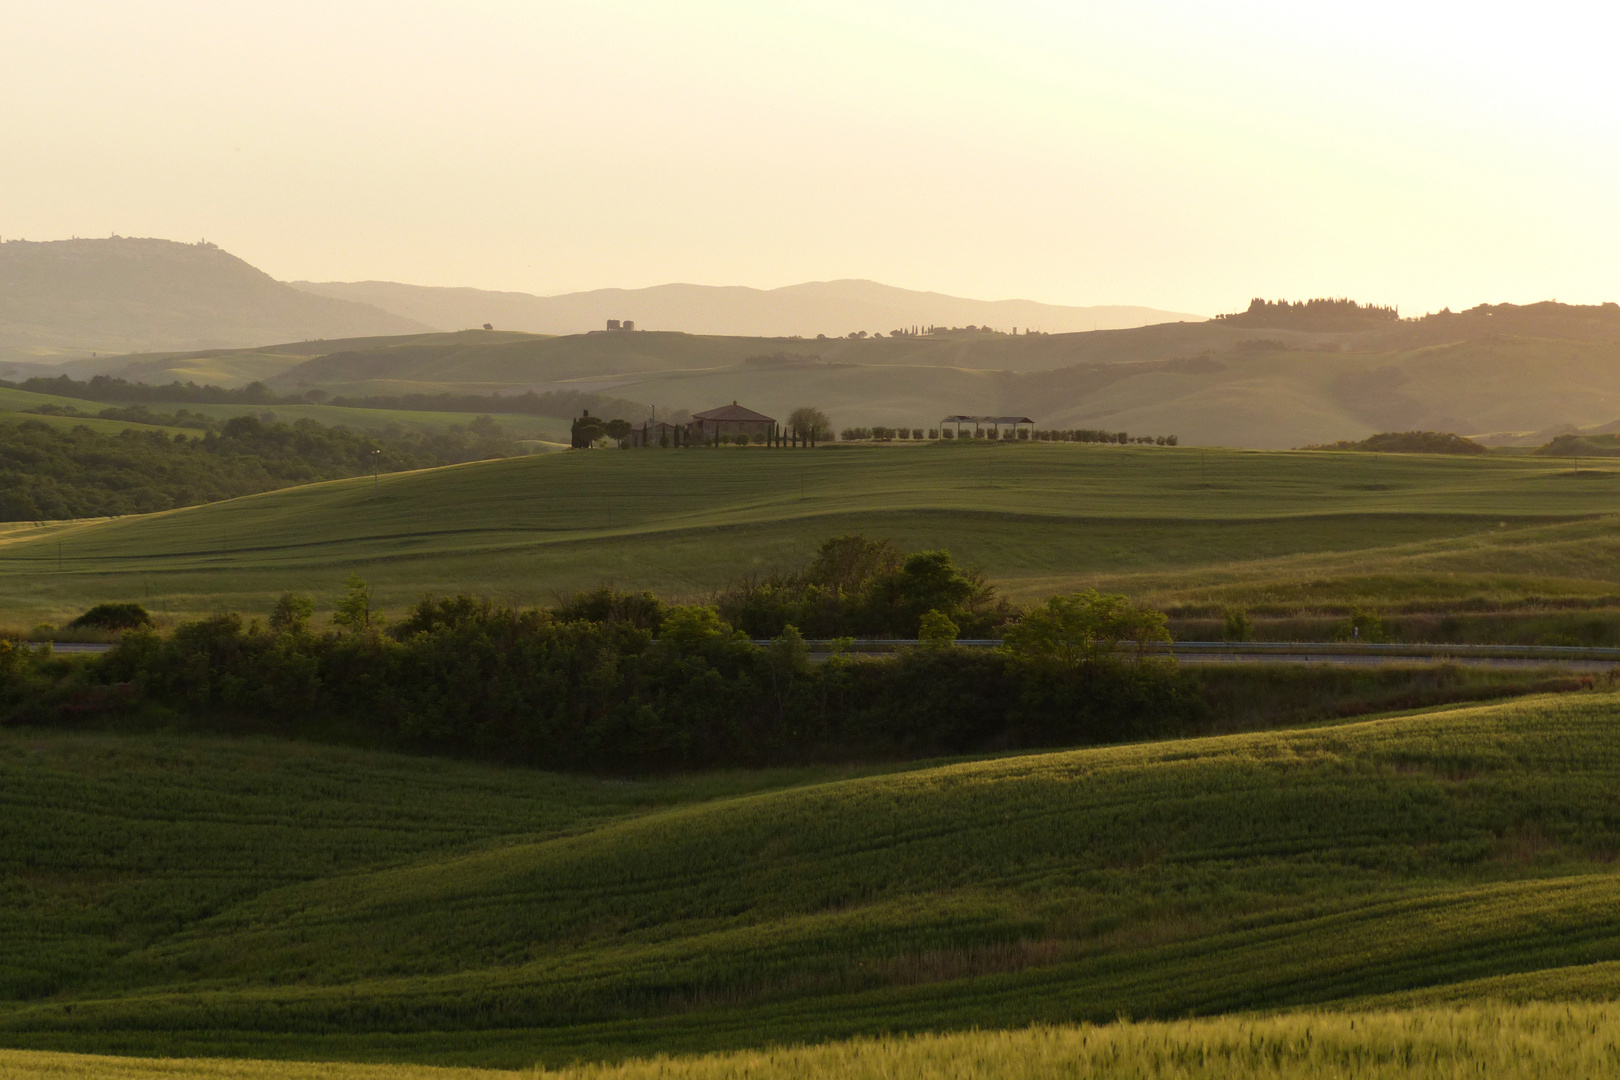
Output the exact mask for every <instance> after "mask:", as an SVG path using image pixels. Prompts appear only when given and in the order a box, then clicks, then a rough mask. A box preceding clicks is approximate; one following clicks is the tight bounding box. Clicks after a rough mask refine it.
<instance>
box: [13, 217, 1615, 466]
mask: <svg viewBox="0 0 1620 1080" xmlns="http://www.w3.org/2000/svg"><path fill="white" fill-rule="evenodd" d="M0 287H3V288H0V378H12V379H17V378H25V377H27V376H28V375H31V374H39V373H41V371H40V370H39V369H35V368H32V367H31V366H30V365H28V364H25V363H21V362H19V361H20V360H21V359H22V358H24V357H26V356H29V355H35V356H37V355H39V354H47V355H48V354H52V353H55V354H56V355H61V354H62V353H64V352H72V351H75V350H78V351H79V353H80V356H81V358H80V359H75V360H72V361H70V362H67V363H65V364H63V365H61V366H60V367H56V368H53V369H51V370H52V371H65V372H67V373H69V374H71V375H73V376H75V377H78V378H83V377H87V376H90V375H95V374H112V375H117V376H119V377H122V378H127V379H131V380H135V381H141V382H147V383H157V384H166V383H169V382H172V381H175V380H178V381H181V382H188V381H191V382H197V383H204V384H206V383H214V384H220V385H225V386H242V385H244V384H246V383H249V382H254V381H264V382H267V383H269V384H270V386H271V387H272V388H273V389H274V390H276V391H277V392H279V393H282V394H302V393H307V392H309V391H315V390H319V391H324V392H326V393H328V394H341V395H379V394H382V395H398V394H410V393H441V392H445V391H452V392H456V393H482V394H487V393H509V392H523V391H526V390H534V391H537V392H542V393H543V392H546V391H579V392H584V393H606V394H610V395H612V396H613V397H615V398H619V399H625V400H628V401H639V402H644V403H646V405H648V406H658V407H659V408H660V409H665V410H681V409H684V410H689V411H697V410H700V409H705V408H712V407H714V406H715V405H718V404H722V403H725V402H729V401H732V400H738V401H742V402H744V403H745V404H747V405H749V406H750V407H751V408H755V409H758V410H760V411H762V412H765V413H766V414H768V415H775V416H786V415H787V413H788V412H789V411H790V410H791V409H793V408H794V407H796V406H799V405H813V406H816V407H818V408H821V409H823V410H825V411H827V412H828V413H830V414H831V415H832V417H833V421H834V423H835V425H837V426H838V427H840V428H841V427H845V426H850V427H865V426H871V425H884V426H907V427H921V428H928V427H930V426H934V425H936V424H937V423H938V421H939V419H940V418H941V417H943V416H946V415H952V414H958V413H967V414H970V415H985V414H996V415H1013V414H1016V415H1023V416H1030V417H1033V418H1034V419H1035V421H1036V424H1037V426H1040V427H1051V428H1102V429H1108V430H1123V431H1129V432H1132V433H1140V434H1175V435H1177V436H1179V437H1180V439H1181V441H1182V442H1183V443H1198V444H1205V445H1228V446H1249V447H1257V448H1286V447H1295V446H1305V445H1311V444H1327V443H1333V442H1337V441H1340V440H1350V441H1354V440H1360V439H1365V438H1366V437H1368V436H1369V435H1372V434H1374V433H1376V432H1381V431H1412V430H1428V431H1440V432H1455V433H1457V434H1460V435H1467V436H1472V437H1476V438H1479V439H1481V440H1482V441H1485V442H1487V443H1491V444H1500V443H1525V442H1529V443H1533V444H1535V445H1540V443H1542V442H1545V441H1546V439H1547V438H1550V437H1552V436H1553V435H1556V434H1558V433H1560V432H1564V431H1588V432H1589V431H1593V430H1599V431H1600V432H1601V431H1607V430H1610V429H1611V427H1612V426H1613V425H1614V424H1615V423H1616V420H1617V418H1620V305H1616V304H1613V303H1610V304H1602V305H1593V306H1573V305H1567V304H1558V303H1552V302H1548V303H1539V304H1530V305H1523V306H1516V305H1512V304H1494V305H1492V304H1485V305H1480V306H1478V307H1474V308H1470V309H1468V310H1466V311H1458V312H1453V311H1449V310H1447V311H1441V312H1438V313H1435V314H1431V315H1426V316H1424V317H1422V318H1417V319H1411V318H1407V319H1403V318H1400V317H1399V313H1398V312H1397V311H1395V310H1394V309H1393V308H1385V307H1378V306H1369V305H1362V304H1358V303H1354V302H1351V301H1348V300H1315V301H1307V302H1303V303H1300V302H1293V303H1290V302H1275V301H1264V300H1256V301H1255V302H1254V303H1252V304H1251V305H1250V306H1249V307H1248V309H1247V310H1245V311H1241V312H1238V313H1236V314H1232V315H1225V316H1220V317H1217V318H1214V319H1209V320H1202V321H1191V317H1187V318H1186V319H1183V320H1182V321H1166V322H1158V323H1153V324H1150V325H1143V326H1131V327H1126V328H1120V329H1100V330H1083V331H1079V332H1073V333H1024V332H1020V333H1017V334H1011V333H1005V332H998V331H1001V330H1010V329H1012V328H1013V327H1018V328H1020V329H1021V330H1022V329H1024V328H1034V327H1038V326H1039V325H1040V324H1041V321H1042V319H1041V315H1042V313H1043V312H1046V313H1053V312H1055V313H1060V314H1063V315H1064V317H1065V318H1075V319H1079V318H1099V319H1100V318H1101V317H1102V316H1101V314H1100V312H1102V311H1103V310H1104V309H1084V308H1069V309H1061V308H1043V307H1042V306H1041V305H1033V304H1028V303H1026V302H1023V301H1007V302H1003V303H998V304H989V303H981V302H979V301H968V300H958V299H956V298H951V297H942V296H939V295H937V294H927V293H909V292H906V291H905V290H901V289H891V288H888V287H886V286H881V285H876V284H874V283H871V282H828V283H821V284H812V285H802V286H794V287H791V288H788V289H777V290H771V291H760V290H752V289H707V288H700V287H697V286H666V287H662V288H660V289H651V290H602V291H599V292H595V293H580V294H573V295H572V296H570V297H551V298H541V297H532V296H526V295H524V294H503V293H484V292H479V291H477V290H440V289H418V288H415V287H411V286H395V285H390V284H387V283H361V284H356V285H343V286H310V285H305V286H303V289H312V288H322V289H330V290H331V291H334V292H338V293H343V294H344V295H342V296H338V295H315V294H313V293H311V292H308V291H303V289H299V288H294V287H293V286H291V285H288V284H284V283H281V282H276V281H274V280H272V279H271V278H269V277H268V276H267V275H264V274H262V273H260V272H259V271H257V270H255V269H253V268H252V267H251V266H248V265H247V264H246V263H244V262H242V261H241V260H239V259H236V258H235V257H233V256H231V255H228V254H226V253H225V252H222V251H220V250H218V249H217V248H214V247H212V246H210V245H183V244H174V243H170V242H168V241H161V240H127V239H112V240H94V241H91V240H75V241H62V242H56V243H50V244H28V243H19V242H12V243H6V244H3V245H0ZM361 300H370V301H377V302H378V303H386V304H394V305H397V310H392V311H385V310H383V308H382V307H380V306H375V305H374V304H370V303H362V302H360V301H361ZM412 304H415V305H417V306H414V307H413V306H411V305H412ZM501 304H505V305H507V306H506V307H504V308H503V307H501V306H500V305H501ZM930 304H933V305H936V306H935V307H932V308H931V307H929V306H928V305H930ZM434 305H437V306H434ZM548 305H550V307H548ZM593 305H594V306H593ZM660 305H662V306H660ZM906 305H915V306H914V307H907V306H906ZM950 305H956V306H955V307H951V306H950ZM1107 310H1108V311H1111V312H1113V313H1114V314H1115V315H1116V316H1118V317H1120V318H1125V317H1127V314H1128V315H1129V317H1130V318H1148V317H1150V316H1153V315H1160V316H1166V317H1169V316H1170V315H1171V313H1155V312H1152V311H1151V310H1150V309H1107ZM547 311H550V312H551V313H552V314H551V315H547V314H546V312H547ZM816 312H821V313H822V314H821V315H816V314H815V313H816ZM856 313H858V314H856ZM1087 313H1090V314H1087ZM564 315H566V316H567V317H568V318H571V319H587V318H588V319H589V321H590V324H591V325H595V324H596V323H598V322H605V321H606V319H608V318H616V319H633V320H635V321H636V324H637V326H638V327H639V328H641V329H637V330H636V331H633V332H604V331H600V330H593V331H591V332H587V333H567V334H552V335H542V334H536V333H529V332H524V330H523V328H522V326H521V325H520V323H521V321H522V319H523V318H528V317H531V316H532V317H533V318H535V319H539V318H541V317H542V316H545V317H547V318H550V317H553V316H555V317H556V318H558V319H562V318H563V317H564ZM745 316H746V318H749V319H757V320H760V323H759V325H763V324H764V323H765V322H768V321H769V320H772V319H774V320H777V322H776V323H774V324H773V325H790V323H788V322H787V321H786V320H789V319H790V318H800V317H803V318H805V319H807V320H812V316H813V317H814V318H813V320H812V321H809V322H807V323H806V324H805V327H804V329H805V330H806V331H809V330H811V329H812V328H814V327H817V326H820V327H822V329H817V330H816V331H815V332H814V333H810V332H804V333H797V334H792V335H788V334H784V333H782V332H780V331H777V332H775V333H773V334H770V335H767V334H765V333H763V332H761V333H753V334H729V335H721V334H713V333H695V332H684V331H683V330H681V329H674V328H664V329H659V328H658V327H660V326H661V325H666V326H667V324H666V323H665V320H666V319H667V320H668V322H669V323H675V322H678V321H681V322H684V324H685V326H687V327H689V328H695V327H701V326H703V325H706V324H705V323H704V320H715V321H716V324H721V323H723V324H725V325H740V322H737V321H736V320H742V319H743V318H744V317H745ZM599 317H600V318H599ZM1052 317H1053V318H1054V319H1055V318H1056V317H1057V316H1056V315H1053V316H1052ZM728 319H729V320H733V321H732V322H726V321H725V320H728ZM834 319H837V320H839V321H837V322H833V320H834ZM413 320H414V321H413ZM474 321H476V322H477V323H478V324H480V325H481V324H483V323H486V322H487V323H492V324H495V325H496V326H497V329H495V330H493V331H485V330H462V331H458V332H449V333H440V332H433V331H424V330H423V327H422V325H421V324H427V325H429V326H436V325H445V324H449V323H460V324H465V323H468V322H474ZM829 324H830V325H829ZM947 324H949V325H951V326H958V327H966V326H968V325H969V324H971V325H972V326H973V327H974V329H951V330H940V329H936V330H935V331H934V332H931V333H925V334H921V335H912V334H910V333H906V334H902V335H899V336H896V335H894V334H893V333H892V331H893V330H896V329H906V330H908V331H909V329H910V328H911V327H913V326H919V325H921V326H930V325H932V326H934V327H941V326H944V325H947ZM528 325H541V324H540V323H530V324H528ZM553 325H556V326H559V327H561V326H564V325H574V324H573V323H564V322H558V323H555V324H553ZM986 325H989V326H993V327H996V328H997V329H996V330H987V329H984V327H985V326H986ZM857 329H860V330H866V331H868V335H867V336H865V337H858V338H852V337H849V336H847V333H848V332H849V331H852V330H857ZM412 331H416V332H412ZM823 332H825V333H826V334H827V335H828V336H826V337H818V336H817V335H818V334H821V333H823ZM835 334H836V335H839V336H834V335H835ZM876 334H881V335H882V336H875V335H876ZM211 339H220V340H222V344H221V345H219V346H216V347H212V348H198V347H193V346H194V345H195V343H196V342H198V341H203V340H211ZM244 339H245V340H247V341H248V342H249V343H250V345H251V346H254V347H239V345H240V342H242V341H243V340H244ZM323 339H324V340H323ZM114 341H122V342H137V343H138V344H137V345H135V346H133V347H129V346H121V347H117V348H114V347H113V346H110V345H106V344H105V343H106V342H114ZM157 341H163V342H172V343H178V344H167V345H157V346H149V345H147V343H148V342H157ZM267 341H269V342H281V344H276V345H264V344H263V343H264V342H267ZM103 348H104V349H106V350H107V351H109V352H116V353H118V355H103V356H98V357H88V356H83V353H84V352H89V351H91V350H92V349H95V350H97V351H100V350H101V349H103Z"/></svg>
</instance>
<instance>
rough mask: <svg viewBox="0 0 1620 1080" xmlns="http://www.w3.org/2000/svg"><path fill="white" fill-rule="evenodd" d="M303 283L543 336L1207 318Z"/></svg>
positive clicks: (867, 295) (901, 292) (1019, 304)
mask: <svg viewBox="0 0 1620 1080" xmlns="http://www.w3.org/2000/svg"><path fill="white" fill-rule="evenodd" d="M291 284H292V285H293V286H295V287H296V288H299V289H303V290H305V291H306V292H310V293H314V294H315V295H317V296H327V297H332V298H334V299H339V300H349V301H353V302H355V303H362V304H369V305H371V306H373V307H378V308H382V309H383V310H385V311H391V312H394V313H395V314H396V315H401V316H403V317H405V318H408V319H411V320H414V321H415V322H419V323H425V324H426V325H428V326H432V327H435V328H436V329H440V330H461V329H465V328H467V327H470V326H482V325H483V324H484V323H493V324H494V325H496V326H498V327H500V328H502V329H506V330H524V331H528V332H530V333H537V334H583V333H586V332H587V331H590V330H600V329H602V328H603V327H604V326H605V325H606V323H607V320H609V319H619V320H623V319H630V320H632V321H633V322H635V324H636V326H637V327H639V328H640V329H643V330H677V331H682V332H685V333H689V334H706V335H715V336H719V335H726V336H735V337H788V336H792V335H800V336H803V337H815V336H816V335H817V334H827V335H830V336H833V337H842V336H844V335H845V334H848V333H850V332H852V331H857V330H865V331H866V332H868V333H875V332H881V333H885V334H887V333H888V332H889V331H891V330H895V329H898V328H902V327H911V326H917V325H921V326H933V325H938V326H992V327H995V328H996V329H998V330H1007V329H1010V328H1012V327H1015V326H1016V327H1020V328H1023V329H1034V330H1043V331H1046V332H1048V333H1071V332H1074V331H1078V330H1114V329H1118V328H1121V327H1128V326H1146V325H1148V324H1149V323H1163V322H1181V321H1187V322H1200V321H1202V319H1203V316H1201V315H1188V314H1185V313H1182V312H1174V311H1160V310H1158V309H1156V308H1146V307H1130V306H1105V307H1068V306H1064V305H1059V304H1038V303H1035V302H1034V301H1032V300H968V299H964V298H962V297H959V296H946V295H945V294H943V293H936V292H917V291H915V290H911V289H898V288H895V287H894V286H892V285H882V284H879V283H878V282H876V281H857V280H844V281H811V282H805V283H804V284H802V285H789V286H786V287H785V288H780V289H750V288H745V287H742V286H713V285H658V286H654V287H652V288H648V289H596V290H593V291H591V292H577V293H565V294H563V295H561V296H533V295H530V294H528V293H517V292H490V291H487V290H483V289H455V288H432V287H428V286H423V285H401V284H398V283H397V282H392V281H352V282H342V281H327V282H315V281H294V282H292V283H291Z"/></svg>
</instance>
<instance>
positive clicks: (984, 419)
mask: <svg viewBox="0 0 1620 1080" xmlns="http://www.w3.org/2000/svg"><path fill="white" fill-rule="evenodd" d="M958 421H960V422H962V423H964V424H1033V423H1034V422H1035V421H1033V420H1031V419H1030V418H1029V417H1027V416H947V417H946V418H945V419H944V420H942V421H940V423H942V424H954V423H957V422H958Z"/></svg>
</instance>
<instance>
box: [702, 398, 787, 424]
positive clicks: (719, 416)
mask: <svg viewBox="0 0 1620 1080" xmlns="http://www.w3.org/2000/svg"><path fill="white" fill-rule="evenodd" d="M692 419H694V420H715V421H720V420H730V421H737V420H751V421H754V422H755V423H760V424H774V423H776V420H775V418H773V417H769V416H766V415H764V414H763V413H757V412H755V411H754V410H753V409H745V408H743V407H742V406H741V405H739V404H737V403H736V402H735V401H733V402H732V403H731V404H730V405H722V406H720V407H719V408H718V409H710V410H709V411H708V412H700V413H693V414H692Z"/></svg>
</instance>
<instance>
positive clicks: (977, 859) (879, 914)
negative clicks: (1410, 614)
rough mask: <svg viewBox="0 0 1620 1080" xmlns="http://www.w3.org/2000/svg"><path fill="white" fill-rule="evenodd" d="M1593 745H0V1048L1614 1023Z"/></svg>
mask: <svg viewBox="0 0 1620 1080" xmlns="http://www.w3.org/2000/svg"><path fill="white" fill-rule="evenodd" d="M1616 715H1620V696H1617V695H1615V694H1612V693H1585V694H1575V695H1570V696H1563V697H1559V698H1545V697H1543V698H1527V699H1522V700H1520V701H1518V702H1514V703H1511V704H1497V705H1486V706H1474V707H1463V708H1450V709H1442V710H1435V711H1431V712H1426V713H1418V714H1414V715H1410V716H1404V717H1398V718H1392V719H1385V720H1373V721H1367V722H1360V723H1353V724H1343V725H1339V726H1329V727H1316V728H1310V729H1305V730H1295V731H1281V732H1265V733H1253V734H1244V735H1232V736H1222V737H1216V738H1204V739H1189V740H1179V741H1168V742H1162V743H1152V744H1142V745H1130V746H1119V747H1112V748H1102V749H1090V750H1079V751H1067V752H1061V753H1045V754H1027V755H1020V756H1012V757H1004V758H999V759H991V760H980V761H965V762H960V763H945V764H933V765H930V764H928V763H923V764H921V765H918V766H915V767H912V768H909V769H907V770H904V771H894V772H888V773H881V772H873V771H870V770H869V771H868V772H867V773H866V774H864V775H862V774H859V773H848V772H845V773H841V774H840V773H836V772H831V771H827V770H821V771H819V772H818V771H813V770H803V771H798V772H788V771H782V772H776V773H765V774H761V773H731V774H715V775H713V776H711V777H709V778H706V779H693V780H683V779H671V780H660V781H641V782H625V781H611V780H595V779H589V778H573V779H570V778H562V777H557V776H553V775H549V774H543V773H532V772H523V771H518V770H503V769H498V768H492V767H487V766H478V765H470V764H448V763H445V762H440V761H433V760H429V759H416V758H408V757H400V756H395V755H388V754H380V753H361V752H351V751H342V750H334V749H332V748H330V747H324V748H313V747H306V746H299V745H297V744H285V743H277V742H273V741H269V740H262V741H260V740H229V739H220V738H204V737H186V738H181V737H150V736H148V737H137V736H131V737H125V736H113V735H75V734H71V733H68V734H63V733H45V732H37V731H36V732H25V731H15V732H11V733H7V734H4V735H0V771H3V774H4V776H3V780H4V783H3V784H0V792H3V793H4V794H3V796H0V798H3V799H4V801H5V805H4V812H5V815H6V819H7V820H8V821H11V822H13V823H15V824H16V825H17V826H18V828H16V829H14V830H12V831H10V832H8V833H7V834H6V838H5V840H4V846H3V848H0V866H3V868H4V877H3V878H0V880H3V881H4V883H5V884H4V888H5V900H6V908H7V910H8V912H10V917H9V919H8V922H7V925H6V927H5V929H4V935H5V936H4V940H3V942H0V946H3V947H0V958H3V960H0V991H3V1004H0V1044H4V1045H10V1046H14V1047H27V1048H34V1049H47V1050H74V1051H86V1050H93V1051H98V1052H108V1053H138V1054H154V1055H186V1056H239V1057H274V1058H307V1059H355V1060H376V1061H390V1060H392V1061H413V1062H419V1063H426V1064H459V1065H488V1066H500V1067H522V1066H527V1065H531V1064H533V1063H534V1062H535V1061H545V1062H548V1063H552V1064H556V1063H563V1062H568V1061H573V1060H576V1059H585V1060H609V1061H612V1060H618V1059H621V1058H624V1057H634V1056H638V1055H647V1054H653V1053H658V1052H669V1053H676V1052H680V1053H689V1052H703V1051H711V1050H722V1049H727V1048H751V1047H760V1046H763V1045H768V1044H773V1043H783V1044H793V1043H799V1042H817V1041H823V1040H828V1039H838V1038H845V1037H849V1036H854V1035H862V1034H866V1035H879V1034H885V1033H896V1032H908V1031H909V1032H926V1031H948V1030H963V1029H969V1028H989V1027H996V1028H1014V1027H1020V1026H1023V1025H1028V1024H1031V1023H1054V1024H1064V1023H1074V1022H1080V1021H1086V1022H1106V1021H1109V1020H1112V1019H1114V1018H1115V1017H1117V1016H1121V1015H1123V1016H1128V1017H1135V1018H1174V1017H1182V1016H1186V1015H1189V1014H1211V1013H1229V1012H1239V1011H1245V1010H1254V1009H1297V1008H1312V1007H1316V1008H1320V1007H1329V1008H1335V1009H1338V1008H1357V1007H1365V1006H1368V1005H1376V1006H1377V1007H1388V1006H1392V1005H1393V1006H1400V1007H1414V1006H1419V1005H1421V1006H1424V1007H1429V1006H1433V1005H1438V1004H1444V1003H1447V1002H1468V1001H1474V1000H1478V999H1481V998H1487V997H1488V998H1494V999H1508V1000H1525V999H1546V998H1584V999H1597V1000H1608V999H1610V998H1613V997H1614V996H1615V994H1616V991H1617V989H1620V979H1617V977H1616V974H1615V973H1616V971H1617V970H1620V918H1617V916H1616V910H1617V908H1616V903H1615V902H1616V899H1617V898H1620V878H1617V877H1616V876H1615V873H1614V857H1615V853H1616V852H1617V851H1620V817H1617V816H1616V815H1615V813H1614V811H1613V806H1612V803H1613V798H1612V793H1613V791H1614V790H1615V787H1616V784H1617V783H1620V741H1617V736H1616V734H1615V730H1616V729H1615V717H1616ZM809 1075H814V1074H809Z"/></svg>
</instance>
